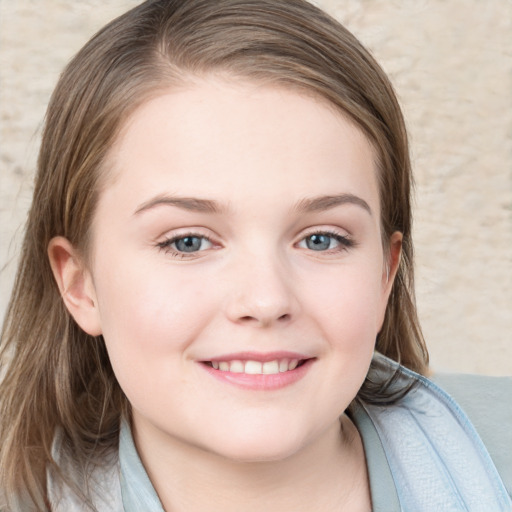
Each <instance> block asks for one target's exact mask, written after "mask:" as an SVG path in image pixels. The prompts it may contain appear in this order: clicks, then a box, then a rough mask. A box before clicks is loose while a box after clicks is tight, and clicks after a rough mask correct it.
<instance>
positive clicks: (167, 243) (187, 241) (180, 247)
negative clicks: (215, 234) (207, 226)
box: [158, 235, 212, 254]
mask: <svg viewBox="0 0 512 512" xmlns="http://www.w3.org/2000/svg"><path fill="white" fill-rule="evenodd" d="M158 247H159V248H160V249H164V250H167V251H170V252H172V251H174V252H176V253H178V254H183V253H194V252H199V251H205V250H206V249H211V247H212V242H210V240H209V239H208V238H206V237H205V236H198V235H186V236H180V237H174V238H170V239H168V240H164V241H163V242H161V243H159V244H158Z"/></svg>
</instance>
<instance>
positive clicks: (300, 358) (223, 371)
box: [198, 352, 316, 391]
mask: <svg viewBox="0 0 512 512" xmlns="http://www.w3.org/2000/svg"><path fill="white" fill-rule="evenodd" d="M315 361H316V357H308V356H306V355H303V354H298V353H294V352H272V353H266V354H258V353H254V352H245V353H238V354H231V355H224V356H219V357H217V358H214V359H211V360H209V361H208V360H206V361H205V360H203V361H198V362H200V363H201V365H200V366H201V367H202V368H204V369H205V370H206V371H207V372H208V373H209V374H210V375H211V376H212V377H215V378H216V379H217V380H220V381H221V382H224V383H225V384H231V385H235V386H237V387H241V388H243V389H251V390H258V391H271V390H277V389H280V388H284V387H287V386H290V385H292V384H294V383H295V382H298V381H299V380H301V379H302V378H303V377H304V376H305V375H306V374H307V373H308V372H309V370H310V368H311V367H312V365H313V363H314V362H315Z"/></svg>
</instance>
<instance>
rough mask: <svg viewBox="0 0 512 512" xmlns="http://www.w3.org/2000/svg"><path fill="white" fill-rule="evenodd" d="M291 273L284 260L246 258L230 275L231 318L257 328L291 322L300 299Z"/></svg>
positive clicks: (297, 309) (229, 316)
mask: <svg viewBox="0 0 512 512" xmlns="http://www.w3.org/2000/svg"><path fill="white" fill-rule="evenodd" d="M290 274H291V272H290V270H289V269H288V268H287V267H286V265H285V264H284V263H283V262H279V261H275V260H272V259H271V258H269V257H263V258H262V257H257V256H256V255H253V257H252V258H244V261H243V262H242V263H241V264H240V265H237V268H236V269H234V271H233V272H231V273H230V275H229V280H230V284H229V292H228V298H227V305H226V315H227V317H228V318H229V320H231V321H232V322H235V323H237V324H247V325H253V326H255V327H270V326H273V325H278V324H286V323H289V322H291V321H292V320H293V319H294V318H295V317H296V316H297V314H298V312H299V301H298V298H297V293H296V290H295V287H294V284H293V276H291V275H290Z"/></svg>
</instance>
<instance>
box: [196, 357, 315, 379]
mask: <svg viewBox="0 0 512 512" xmlns="http://www.w3.org/2000/svg"><path fill="white" fill-rule="evenodd" d="M304 362H305V359H274V360H273V361H266V362H261V361H252V360H247V361H243V360H234V361H209V362H207V363H206V364H209V365H211V367H212V368H214V369H215V370H219V371H221V372H232V373H246V374H249V375H275V374H277V373H284V372H289V371H292V370H295V368H297V366H299V365H300V364H303V363H304Z"/></svg>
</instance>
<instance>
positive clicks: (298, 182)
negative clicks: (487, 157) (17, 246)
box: [0, 0, 512, 512]
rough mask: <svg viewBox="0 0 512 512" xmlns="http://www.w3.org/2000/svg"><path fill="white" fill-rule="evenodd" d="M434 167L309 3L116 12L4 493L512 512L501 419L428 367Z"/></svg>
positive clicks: (23, 367)
mask: <svg viewBox="0 0 512 512" xmlns="http://www.w3.org/2000/svg"><path fill="white" fill-rule="evenodd" d="M410 182H411V171H410V162H409V156H408V145H407V137H406V132H405V128H404V124H403V119H402V116H401V113H400V109H399V106H398V104H397V101H396V98H395V95H394V93H393V90H392V87H391V85H390V84H389V81H388V79H387V78H386V76H385V75H384V74H383V72H382V71H381V69H380V68H379V67H378V65H377V64H376V63H375V61H374V60H373V59H372V57H371V56H370V55H369V54H368V52H367V51H366V50H365V49H364V48H363V47H362V46H361V45H360V44H359V43H358V41H357V40H355V38H354V37H353V36H352V35H351V34H349V33H348V32H347V31H346V30H345V29H344V28H343V27H342V26H340V25H339V24H338V23H337V22H336V21H334V20H333V19H331V18H330V17H328V16H327V15H326V14H324V13H322V12H321V11H319V10H318V9H316V8H315V7H313V6H312V5H310V4H309V3H306V2H304V1H302V0H294V1H289V0H277V1H276V0H272V1H271V0H218V1H215V2H211V1H206V0H187V1H173V0H156V1H155V0H153V1H147V2H145V3H143V4H141V5H140V6H138V7H136V8H135V9H133V10H132V11H130V12H128V13H126V14H125V15H123V16H121V17H120V18H118V19H117V20H114V21H113V22H112V23H111V24H109V25H108V26H107V27H105V28H104V29H103V30H102V31H100V32H99V33H98V34H97V35H96V36H95V37H94V38H93V39H92V40H91V41H90V42H89V43H88V44H87V45H86V46H85V47H84V48H83V49H82V50H81V51H80V52H79V54H78V55H77V56H76V57H75V59H74V60H73V61H72V62H71V63H70V65H69V66H68V67H67V69H66V70H65V72H64V73H63V75H62V77H61V79H60V81H59V84H58V85H57V88H56V90H55V92H54V95H53V97H52V100H51V102H50V106H49V109H48V113H47V119H46V125H45V130H44V136H43V141H42V145H41V150H40V155H39V163H38V173H37V177H36V187H35V191H34V199H33V204H32V208H31V211H30V215H29V220H28V224H27V231H26V236H25V242H24V245H23V253H22V258H21V262H20V267H19V271H18V276H17V280H16V283H15V287H14V291H13V295H12V299H11V303H10V307H9V310H8V313H7V318H6V321H5V325H4V331H3V335H2V357H3V367H4V369H3V372H4V376H3V380H2V383H1V391H0V401H1V402H0V403H1V411H0V418H1V419H0V422H1V427H0V446H1V448H0V450H1V452H0V453H1V461H0V482H1V483H0V488H1V489H2V495H3V496H2V499H3V500H4V504H3V507H4V508H5V509H6V510H23V511H25V510H54V511H60V510H62V511H69V510H98V511H111V510H115V511H120V510H126V511H140V510H144V511H160V512H161V511H162V510H167V511H170V510H173V511H196V510H211V511H216V510H223V511H226V510H233V511H235V510H236V511H239V510H246V511H251V510H260V509H261V508H262V507H266V508H267V509H269V510H283V509H284V510H293V511H301V510H304V511H306V510H307V511H311V510H322V511H331V510H332V511H334V510H337V511H338V510H348V511H368V510H375V511H377V510H414V511H423V510H424V511H427V510H429V511H431V510H450V511H451V510H454V511H457V510H471V511H476V510H482V511H483V510H486V511H488V510H496V511H498V510H509V509H510V508H511V504H512V502H511V500H510V487H509V488H508V489H509V490H508V491H507V487H506V486H507V485H509V484H507V482H508V477H509V475H510V456H509V454H503V450H495V447H496V443H497V439H496V436H495V435H494V433H493V432H492V425H493V423H495V422H497V421H500V420H501V418H499V417H498V415H497V414H494V415H493V414H492V411H490V412H483V411H482V410H481V408H483V407H484V406H485V404H483V403H481V402H479V401H478V400H476V399H475V400H474V401H472V402H471V404H473V405H470V406H469V407H470V408H471V407H474V408H478V409H480V413H481V414H482V417H484V418H485V420H486V421H484V422H483V423H482V422H480V427H479V433H477V431H476V430H475V428H474V427H473V426H472V424H471V423H470V421H469V419H468V418H467V416H466V415H465V413H463V412H462V410H461V409H460V408H459V407H458V405H457V404H456V403H455V402H454V401H453V400H452V399H451V398H450V397H449V396H448V395H446V394H445V393H444V392H443V391H441V390H440V389H439V388H438V387H437V386H436V385H434V384H433V383H431V382H430V381H428V380H427V379H425V378H424V377H421V376H420V374H424V373H425V372H426V370H427V364H428V357H427V351H426V348H425V345H424V342H423V339H422V336H421V330H420V327H419V324H418V320H417V316H416V311H415V306H414V294H413V268H412V259H413V258H412V257H413V250H412V241H411V212H410V185H411V184H410ZM399 363H400V365H399ZM508 385H509V386H510V383H508ZM485 386H488V383H487V381H485V382H484V383H483V384H481V385H480V389H481V388H482V387H485ZM509 390H510V387H509ZM507 392H508V393H510V391H507V390H506V389H505V388H504V387H503V386H501V387H500V388H496V389H494V388H493V389H490V390H489V393H492V395H489V397H491V398H492V400H499V399H500V397H502V396H506V394H503V393H507ZM489 397H486V403H489V402H490V399H489ZM464 399H465V398H464V397H463V400H464ZM475 403H476V405H474V404H475ZM479 421H480V420H479ZM490 429H491V430H490ZM489 432H490V434H489ZM479 434H480V436H481V437H482V438H484V440H486V441H487V442H488V447H487V448H486V447H484V445H483V444H482V441H481V438H480V436H479ZM499 441H500V442H503V439H500V440H499ZM491 455H492V456H491ZM507 471H508V472H507Z"/></svg>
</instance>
